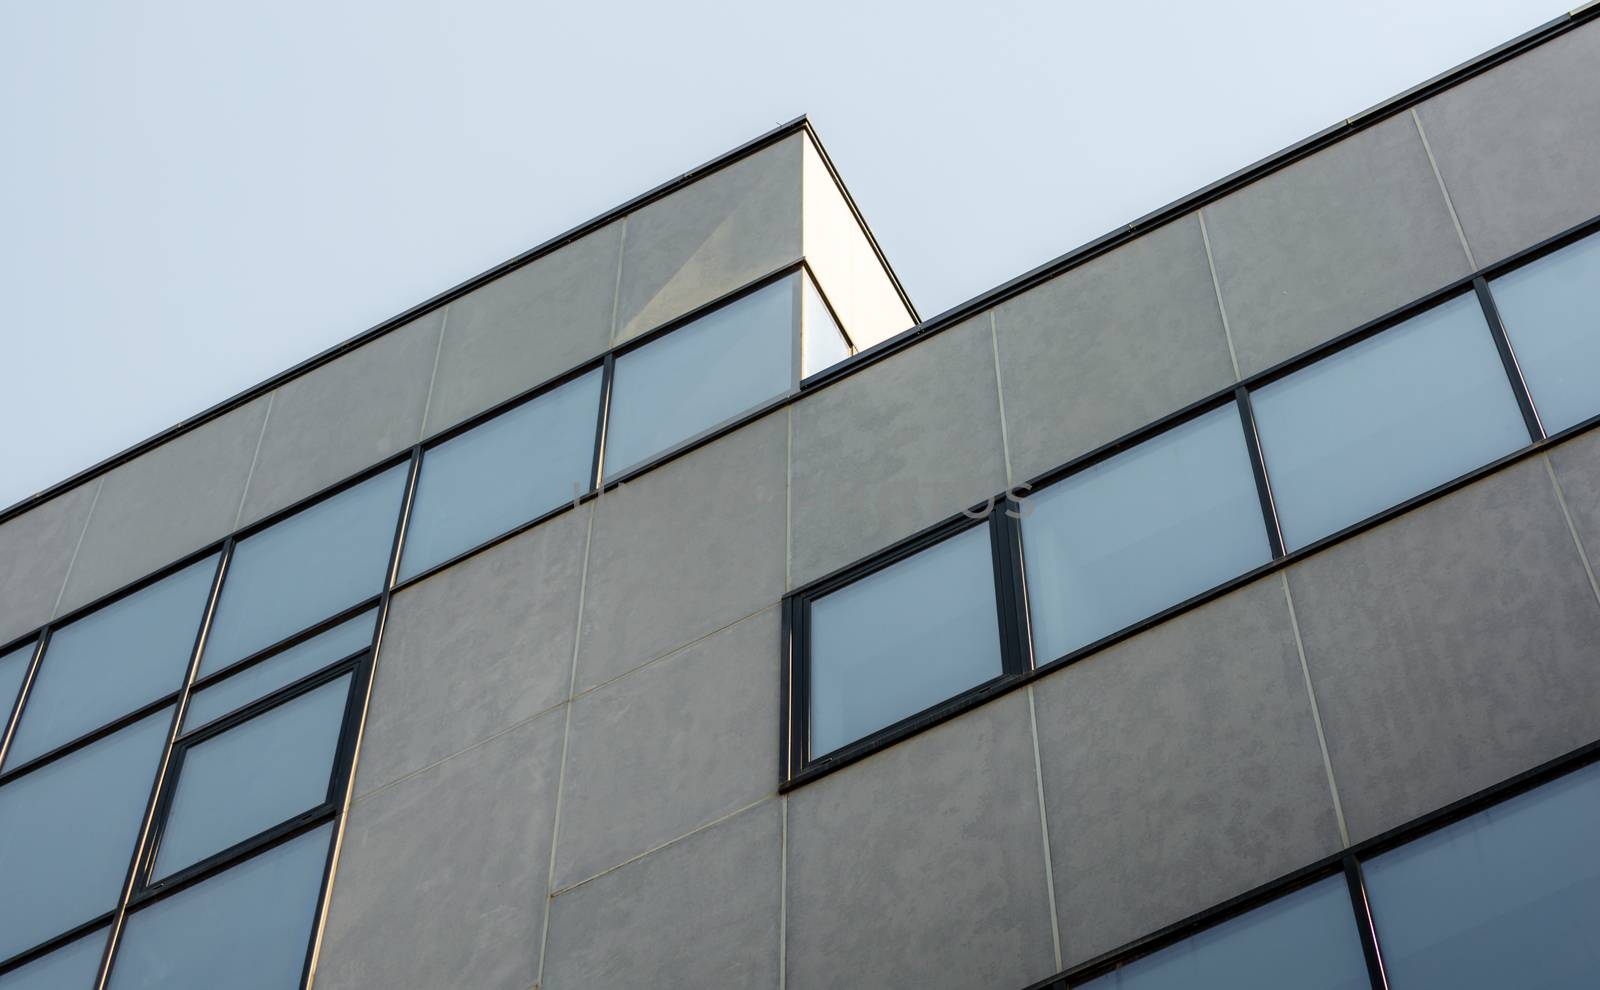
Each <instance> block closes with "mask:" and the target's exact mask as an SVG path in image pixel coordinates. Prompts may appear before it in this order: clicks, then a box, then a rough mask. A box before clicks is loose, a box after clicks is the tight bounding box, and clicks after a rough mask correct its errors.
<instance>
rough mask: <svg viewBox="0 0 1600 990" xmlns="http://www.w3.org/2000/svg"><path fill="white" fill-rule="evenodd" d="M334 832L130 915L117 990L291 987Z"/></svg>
mask: <svg viewBox="0 0 1600 990" xmlns="http://www.w3.org/2000/svg"><path fill="white" fill-rule="evenodd" d="M332 831H333V826H332V825H323V826H321V827H319V828H315V829H312V830H311V831H310V832H307V833H305V834H304V835H301V836H297V837H296V838H293V839H290V840H289V841H288V842H285V843H283V844H281V845H277V846H273V847H272V848H270V849H268V850H266V851H265V852H262V853H260V854H258V855H256V856H253V857H251V858H250V859H247V860H245V861H244V862H242V863H240V864H238V865H237V866H232V867H229V868H228V869H226V870H223V871H222V872H221V873H218V874H216V875H215V876H212V877H207V878H206V879H205V880H202V881H200V882H199V883H197V884H195V885H194V886H192V887H187V888H184V889H183V890H181V891H179V892H178V893H176V894H173V895H172V896H171V897H164V898H162V899H161V900H158V901H155V902H153V903H151V904H150V905H148V906H146V907H143V908H140V909H139V910H137V911H135V912H133V913H132V914H130V915H129V916H128V925H127V928H126V929H124V931H123V934H122V941H121V944H120V946H119V948H118V949H117V959H116V962H115V964H114V965H113V966H112V969H111V979H110V980H109V981H108V982H107V984H106V985H107V986H108V987H112V988H114V990H216V988H219V987H227V988H228V990H294V988H295V987H298V986H300V974H301V971H302V969H303V968H304V967H305V961H306V953H307V951H309V949H310V946H311V930H312V927H313V925H314V924H315V922H316V916H317V899H318V897H319V895H320V889H321V886H322V871H323V865H324V863H326V861H327V857H328V840H329V837H330V835H331V834H332Z"/></svg>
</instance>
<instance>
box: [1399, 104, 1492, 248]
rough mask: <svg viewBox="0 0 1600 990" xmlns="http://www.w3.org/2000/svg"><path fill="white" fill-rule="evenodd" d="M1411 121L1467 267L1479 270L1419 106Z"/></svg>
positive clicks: (1412, 111)
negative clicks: (1448, 214) (1454, 230)
mask: <svg viewBox="0 0 1600 990" xmlns="http://www.w3.org/2000/svg"><path fill="white" fill-rule="evenodd" d="M1411 122H1412V123H1413V124H1415V125H1416V127H1417V137H1419V138H1421V139H1422V150H1423V152H1424V153H1426V154H1427V156H1428V167H1429V168H1432V169H1433V177H1434V179H1435V180H1437V181H1438V183H1439V193H1440V194H1441V195H1442V196H1443V197H1444V208H1445V209H1446V210H1448V211H1449V212H1450V223H1451V224H1453V225H1454V226H1455V228H1456V237H1457V238H1459V239H1460V241H1461V252H1462V253H1463V254H1465V255H1466V256H1467V269H1468V270H1469V271H1477V270H1478V262H1477V260H1476V259H1474V258H1473V257H1472V245H1470V244H1468V243H1467V232H1466V230H1465V229H1464V228H1463V227H1462V226H1461V217H1460V215H1458V214H1457V213H1456V204H1455V200H1454V199H1452V198H1451V197H1450V188H1449V187H1448V186H1446V185H1445V184H1444V173H1443V172H1441V171H1439V160H1438V159H1437V158H1435V157H1434V156H1433V145H1431V144H1429V143H1428V132H1427V131H1425V130H1423V129H1422V116H1421V115H1420V114H1418V113H1417V108H1416V107H1412V108H1411Z"/></svg>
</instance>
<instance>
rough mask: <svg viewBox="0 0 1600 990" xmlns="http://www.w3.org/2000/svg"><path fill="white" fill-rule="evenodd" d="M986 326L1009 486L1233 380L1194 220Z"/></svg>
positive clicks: (1038, 293) (1033, 294) (1035, 293)
mask: <svg viewBox="0 0 1600 990" xmlns="http://www.w3.org/2000/svg"><path fill="white" fill-rule="evenodd" d="M994 317H995V334H996V339H997V343H998V347H999V353H1000V381H1001V394H1002V396H1003V397H1004V399H1005V407H1006V438H1007V442H1008V443H1009V444H1010V450H1011V474H1012V477H1013V478H1018V479H1025V478H1031V477H1033V476H1035V475H1038V474H1041V473H1043V472H1044V471H1047V470H1049V469H1050V468H1053V467H1055V466H1056V465H1057V464H1060V463H1062V462H1064V461H1067V460H1070V459H1072V458H1073V457H1075V456H1077V455H1078V454H1081V453H1083V452H1085V451H1088V450H1093V449H1094V448H1095V447H1098V446H1100V445H1101V444H1103V443H1106V442H1107V441H1110V440H1114V439H1116V438H1117V437H1119V436H1122V435H1123V434H1125V433H1127V432H1129V431H1130V430H1134V429H1137V428H1138V427H1140V426H1143V425H1145V424H1146V423H1148V422H1150V421H1152V420H1155V419H1159V418H1161V417H1162V416H1165V415H1166V414H1167V413H1170V412H1172V411H1173V410H1175V409H1180V408H1182V407H1183V406H1186V405H1188V404H1189V403H1190V402H1193V401H1194V400H1196V399H1198V398H1200V397H1202V396H1204V395H1208V394H1210V393H1212V392H1215V391H1217V390H1218V389H1220V388H1224V387H1226V386H1227V385H1229V384H1231V383H1232V382H1233V380H1234V376H1233V362H1232V360H1231V359H1230V358H1229V356H1228V340H1227V336H1226V334H1225V333H1224V332H1223V329H1222V314H1221V313H1220V311H1219V310H1218V308H1217V294H1216V288H1215V287H1214V286H1213V285H1212V282H1211V266H1210V265H1209V264H1208V263H1207V261H1206V249H1205V242H1204V240H1203V239H1202V238H1201V235H1200V222H1199V220H1197V219H1196V218H1195V217H1193V216H1190V217H1185V218H1184V219H1182V220H1179V221H1177V222H1175V223H1171V224H1168V225H1167V226H1165V227H1162V228H1160V229H1158V230H1155V231H1152V232H1151V233H1148V234H1146V235H1144V236H1143V237H1140V238H1138V239H1137V240H1134V241H1133V242H1131V243H1130V244H1128V245H1126V246H1125V247H1122V248H1119V249H1117V250H1116V251H1113V252H1111V253H1110V254H1107V255H1104V256H1102V257H1099V258H1096V259H1095V260H1094V261H1091V262H1089V263H1088V264H1087V265H1084V266H1082V267H1080V268H1076V269H1073V270H1072V271H1070V272H1068V273H1066V274H1065V275H1062V276H1060V277H1059V278H1055V279H1052V280H1051V281H1049V282H1046V283H1045V284H1044V285H1041V286H1039V287H1038V288H1036V289H1033V290H1031V291H1029V292H1026V293H1023V294H1022V295H1020V296H1017V297H1015V298H1013V299H1009V300H1007V301H1006V302H1005V303H1003V304H1001V305H1000V306H999V307H998V308H997V309H996V310H995V311H994Z"/></svg>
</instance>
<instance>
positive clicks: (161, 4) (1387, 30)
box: [0, 0, 1573, 506]
mask: <svg viewBox="0 0 1600 990" xmlns="http://www.w3.org/2000/svg"><path fill="white" fill-rule="evenodd" d="M1572 2H1573V0H1567V3H1568V5H1570V4H1571V3H1572ZM1565 9H1566V7H1565V6H1563V4H1562V2H1561V0H1537V2H1530V0H1380V2H1367V0H1337V2H1335V0H1323V2H1319V3H1308V2H1300V0H1211V2H1205V3H1194V2H1192V0H1189V2H1174V0H1151V2H1146V3H1139V4H1132V3H1104V2H1101V3H1095V4H1085V3H1078V2H1066V0H1057V2H1034V3H1020V2H1011V0H982V2H974V0H967V2H964V3H950V2H945V0H918V2H898V0H897V2H879V3H867V2H865V0H853V2H848V3H839V2H832V0H809V2H806V3H803V4H769V3H752V2H749V0H746V2H743V3H707V2H696V0H680V2H675V3H643V2H630V3H620V4H618V3H612V4H603V3H589V4H573V3H560V4H555V3H531V2H524V3H516V2H510V0H274V2H272V3H255V4H249V3H238V2H235V3H217V2H216V0H74V2H72V3H23V2H17V3H9V4H5V5H4V6H3V7H0V135H3V136H4V152H3V153H0V298H3V300H4V309H3V311H0V345H3V346H0V362H4V365H5V367H6V370H7V372H8V373H7V374H5V375H4V377H3V380H0V506H4V505H10V504H12V503H14V502H16V501H19V500H20V499H23V498H25V497H27V496H28V495H30V494H32V493H34V492H36V491H38V490H40V489H43V488H46V487H48V486H50V485H51V484H54V483H55V482H57V481H59V480H61V479H62V478H64V477H66V476H68V475H70V474H73V473H75V472H77V471H79V470H81V469H83V468H86V467H88V466H90V465H92V464H94V463H96V462H98V461H100V460H102V459H104V458H106V457H108V456H111V455H112V454H115V453H116V452H118V451H120V450H122V449H124V448H126V447H128V446H130V445H132V444H134V443H136V442H138V441H139V440H141V439H143V438H145V437H147V436H150V435H151V434H154V433H157V432H159V431H161V430H163V429H165V428H166V427H168V426H170V425H172V424H173V423H176V422H178V421H179V420H182V419H184V418H187V417H188V416H190V415H192V414H194V413H196V412H198V411H200V410H201V409H204V408H206V407H208V406H210V405H212V404H214V403H216V402H218V401H221V400H223V399H225V398H227V397H229V396H231V395H234V394H235V393H237V392H239V391H242V390H243V389H246V388H248V387H250V386H251V385H253V384H255V383H257V382H259V381H261V380H263V379H265V378H268V377H270V376H271V375H273V374H275V373H277V372H278V371H281V370H282V369H284V368H286V367H288V366H290V365H292V364H295V363H297V362H299V361H301V360H303V359H304V358H306V357H309V356H310V355H312V354H314V353H316V352H318V351H321V350H323V349H325V348H327V347H329V346H331V345H333V344H335V343H338V342H339V341H341V340H344V339H346V338H348V337H351V336H353V335H355V334H356V333H359V332H360V331H362V330H364V329H366V328H367V327H369V326H372V325H374V324H376V323H379V322H381V321H383V320H384V319H385V318H387V317H389V316H392V315H394V314H395V313H398V312H400V311H401V310H403V309H405V308H407V307H409V306H411V305H413V304H415V303H417V302H420V301H422V300H423V299H426V298H427V297H429V296H432V295H433V294H435V293H437V292H439V291H440V290H443V289H445V288H448V287H450V286H452V285H455V284H456V283H458V282H460V281H462V280H463V279H465V278H468V277H469V276H471V275H474V274H476V273H478V272H480V271H482V270H484V269H486V268H489V267H492V266H493V265H495V264H497V263H498V262H500V261H503V260H505V259H506V258H509V257H511V256H512V255H515V254H518V253H520V252H522V251H524V250H526V249H527V248H529V247H532V246H533V245H535V244H538V243H540V242H542V241H544V240H546V239H548V238H549V237H551V236H553V235H555V234H557V233H560V232H561V231H564V230H566V229H567V228H569V227H572V226H575V225H576V224H578V223H581V222H582V221H584V220H587V219H589V218H590V217H593V216H595V215H596V214H599V213H602V212H604V211H605V210H607V209H609V208H610V207H612V206H614V205H616V204H618V203H620V202H622V201H623V200H626V199H629V198H631V197H632V196H634V195H636V194H637V193H640V192H643V191H644V190H646V189H648V188H651V187H653V186H655V185H658V184H660V183H661V182H664V181H666V180H668V179H670V178H672V177H673V176H675V175H678V174H680V173H682V172H684V171H686V170H688V169H690V168H692V167H694V166H697V165H699V164H701V163H702V162H704V161H706V160H708V159H710V158H713V157H715V156H717V155H718V154H720V153H721V152H723V151H726V150H728V149H730V148H733V147H735V146H736V145H739V144H741V143H743V142H745V141H747V140H749V139H750V138H752V137H755V136H756V135H758V134H761V133H763V132H765V131H767V130H769V129H771V128H772V127H774V126H776V125H778V124H780V123H783V122H785V121H787V120H790V119H792V118H794V117H796V116H798V115H800V114H802V113H806V114H809V115H810V117H811V120H812V123H813V124H814V125H815V127H816V128H817V130H818V132H819V133H820V135H821V137H822V140H823V142H824V143H825V144H826V146H827V148H828V151H829V154H830V155H831V156H832V158H833V160H834V163H835V165H836V166H837V167H838V169H839V171H840V173H841V175H842V176H843V177H844V180H845V183H846V184H847V185H848V186H849V188H850V190H851V193H852V195H853V196H854V197H855V199H856V202H857V204H858V205H859V206H860V208H861V210H862V212H863V214H864V215H865V216H866V218H867V220H868V222H869V223H870V224H871V226H872V228H873V231H874V233H875V234H876V236H877V237H878V240H879V242H880V244H881V245H882V247H883V249H884V252H885V253H886V254H887V255H888V257H889V260H890V262H891V263H892V264H893V265H894V267H895V269H896V271H897V272H898V273H899V275H900V277H901V280H902V281H903V282H904V284H905V286H906V289H907V291H908V292H909V293H910V294H911V297H912V299H913V300H914V301H915V302H916V304H917V306H918V308H919V309H920V310H921V312H922V315H923V316H924V317H928V316H932V315H934V314H936V313H938V312H940V311H942V310H944V309H947V308H949V307H951V306H953V305H955V304H957V303H959V302H961V301H963V300H965V299H968V298H970V297H972V296H975V295H978V294H979V293H981V292H983V291H984V290H986V289H988V288H991V287H993V286H995V285H997V284H999V283H1001V282H1004V281H1006V280H1007V279H1009V278H1011V277H1013V276H1015V275H1017V274H1019V273H1021V272H1023V271H1026V270H1028V269H1030V268H1033V267H1035V266H1037V265H1039V264H1041V263H1043V262H1045V261H1048V260H1049V259H1051V258H1053V257H1056V256H1057V255H1060V254H1063V253H1065V252H1067V251H1069V250H1071V249H1072V248H1074V247H1076V246H1077V245H1079V244H1082V243H1084V242H1086V241H1089V240H1092V239H1094V238H1095V237H1098V236H1099V235H1101V234H1103V233H1105V232H1107V231H1109V230H1111V229H1113V228H1115V227H1117V226H1119V225H1122V224H1125V223H1127V222H1128V221H1129V220H1132V219H1134V218H1136V217H1138V216H1141V215H1142V214H1144V213H1147V212H1149V211H1150V210H1152V209H1155V208H1156V207H1158V206H1161V205H1164V204H1165V203H1168V202H1170V201H1172V200H1174V199H1177V198H1179V197H1181V196H1183V195H1185V194H1187V193H1189V192H1191V191H1193V190H1195V189H1197V188H1199V187H1201V186H1204V185H1206V184H1208V183H1210V182H1212V181H1213V180H1215V179H1217V178H1220V177H1221V176H1223V175H1225V174H1227V173H1229V172H1232V171H1234V170H1236V169H1238V168H1240V167H1242V166H1244V165H1247V164H1249V163H1251V162H1253V161H1256V160H1258V159H1260V158H1262V157H1265V156H1267V155H1269V154H1271V153H1273V152H1274V151H1277V150H1278V149H1280V148H1282V147H1284V146H1286V145H1289V144H1292V143H1294V142H1295V141H1298V140H1299V139H1301V138H1303V137H1305V136H1307V135H1309V134H1312V133H1314V132H1316V131H1318V130H1321V129H1322V128H1324V127H1326V126H1328V125H1330V124H1333V123H1335V122H1337V121H1339V120H1341V119H1343V118H1345V117H1348V116H1351V115H1353V114H1355V113H1357V112H1359V111H1360V110H1362V109H1365V108H1366V107H1368V106H1371V105H1372V104H1374V103H1378V102H1380V101H1382V100H1384V99H1386V98H1388V97H1389V96H1392V95H1394V94H1395V93H1398V92H1400V91H1401V90H1404V89H1406V88H1408V87H1410V86H1412V85H1415V84H1416V83H1418V82H1421V81H1423V80H1425V79H1427V78H1429V77H1431V76H1434V75H1436V74H1438V73H1439V72H1442V71H1444V70H1446V69H1448V68H1450V67H1452V66H1454V65H1456V64H1458V63H1460V62H1462V61H1465V60H1467V59H1469V58H1472V57H1473V56H1475V55H1477V54H1479V53H1481V52H1483V51H1485V50H1487V49H1489V48H1492V47H1494V46H1496V45H1498V44H1500V43H1501V42H1503V41H1506V40H1508V39H1510V38H1512V37H1514V36H1516V35H1518V34H1521V33H1523V32H1524V31H1527V30H1529V29H1531V28H1534V27H1537V26H1538V25H1540V24H1542V23H1544V22H1545V21H1547V20H1549V19H1551V18H1552V17H1555V16H1557V15H1559V14H1560V13H1562V12H1563V11H1564V10H1565ZM375 385H377V386H379V387H381V383H375Z"/></svg>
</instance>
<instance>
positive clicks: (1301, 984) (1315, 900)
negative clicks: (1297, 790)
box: [1079, 875, 1444, 990]
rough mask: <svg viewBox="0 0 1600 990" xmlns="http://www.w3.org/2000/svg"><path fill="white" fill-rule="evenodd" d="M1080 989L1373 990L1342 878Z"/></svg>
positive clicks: (1286, 898)
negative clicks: (1289, 988)
mask: <svg viewBox="0 0 1600 990" xmlns="http://www.w3.org/2000/svg"><path fill="white" fill-rule="evenodd" d="M1079 985H1080V986H1082V987H1084V988H1085V990H1089V988H1092V990H1284V988H1288V987H1293V988H1295V990H1369V988H1370V987H1371V983H1369V982H1368V979H1367V964H1366V959H1365V957H1364V956H1363V955H1362V952H1361V936H1360V934H1359V933H1358V931H1357V928H1356V918H1355V914H1354V912H1353V911H1352V910H1351V907H1350V895H1349V893H1348V891H1347V889H1346V887H1345V881H1344V877H1343V875H1340V876H1334V877H1329V878H1328V879H1326V880H1320V881H1318V882H1317V883H1314V884H1312V885H1311V886H1309V887H1302V888H1301V889H1299V890H1296V891H1294V892H1292V893H1289V894H1285V895H1284V896H1282V897H1280V898H1278V899H1277V900H1274V901H1271V902H1269V903H1267V904H1263V905H1262V906H1261V907H1258V908H1256V909H1255V910H1253V911H1250V912H1248V913H1246V914H1242V915H1239V916H1238V917H1236V918H1230V919H1228V920H1227V921H1224V922H1223V923H1221V924H1220V925H1216V926H1215V927H1212V928H1208V929H1206V930H1205V931H1203V932H1200V933H1199V934H1197V935H1191V936H1189V937H1188V938H1186V939H1184V940H1183V941H1181V942H1175V943H1173V944H1172V945H1169V946H1167V947H1166V948H1164V949H1161V950H1159V951H1157V952H1154V953H1152V954H1150V955H1148V956H1144V957H1143V958H1140V959H1135V960H1134V961H1133V962H1130V963H1128V964H1127V965H1125V966H1121V967H1118V968H1117V969H1114V970H1112V971H1111V972H1109V973H1107V974H1106V975H1104V976H1101V977H1099V978H1097V979H1094V980H1090V981H1089V982H1088V983H1083V984H1079ZM1426 985H1428V986H1432V985H1434V984H1426ZM1438 985H1440V986H1443V985H1444V984H1438ZM1396 986H1397V987H1400V986H1403V984H1398V983H1397V984H1396Z"/></svg>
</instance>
